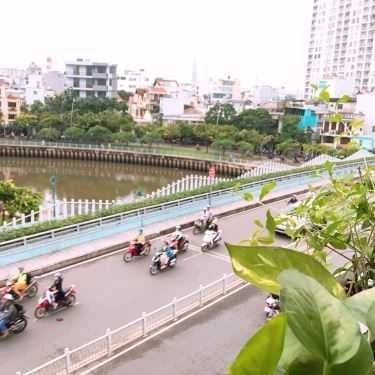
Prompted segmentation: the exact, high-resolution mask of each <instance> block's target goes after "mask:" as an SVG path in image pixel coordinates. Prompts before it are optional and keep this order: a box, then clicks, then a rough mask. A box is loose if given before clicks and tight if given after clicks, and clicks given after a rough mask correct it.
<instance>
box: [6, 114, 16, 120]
mask: <svg viewBox="0 0 375 375" xmlns="http://www.w3.org/2000/svg"><path fill="white" fill-rule="evenodd" d="M15 118H16V115H15V114H14V113H9V115H8V120H14V119H15Z"/></svg>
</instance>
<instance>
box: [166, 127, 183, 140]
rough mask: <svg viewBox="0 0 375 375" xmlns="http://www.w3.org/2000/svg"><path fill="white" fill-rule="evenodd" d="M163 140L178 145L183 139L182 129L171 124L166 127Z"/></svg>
mask: <svg viewBox="0 0 375 375" xmlns="http://www.w3.org/2000/svg"><path fill="white" fill-rule="evenodd" d="M163 139H164V141H166V142H170V143H176V142H178V141H180V139H181V128H180V126H179V125H178V124H170V125H167V126H165V128H164V131H163Z"/></svg>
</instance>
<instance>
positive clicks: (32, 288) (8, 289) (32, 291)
mask: <svg viewBox="0 0 375 375" xmlns="http://www.w3.org/2000/svg"><path fill="white" fill-rule="evenodd" d="M13 286H14V282H13V281H11V280H9V281H8V282H7V285H6V286H5V287H4V288H3V289H2V290H1V292H0V297H2V296H4V295H5V294H8V293H9V294H11V295H12V296H13V298H14V300H15V301H17V300H18V299H19V296H18V294H17V293H16V292H15V291H14V289H13ZM38 290H39V284H38V282H37V281H36V280H35V279H33V278H32V277H31V278H30V280H29V285H28V286H27V288H26V289H25V290H24V291H23V296H24V297H27V298H34V297H35V296H36V295H37V293H38Z"/></svg>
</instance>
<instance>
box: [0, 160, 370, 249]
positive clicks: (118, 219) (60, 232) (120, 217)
mask: <svg viewBox="0 0 375 375" xmlns="http://www.w3.org/2000/svg"><path fill="white" fill-rule="evenodd" d="M367 162H368V163H369V164H374V163H375V159H371V160H369V159H368V160H367ZM362 165H363V161H351V162H348V163H345V164H342V165H338V166H337V167H336V169H335V171H336V172H339V171H340V172H341V171H346V170H352V169H353V168H357V167H359V166H362ZM322 169H323V167H322ZM308 176H310V177H311V176H316V169H314V170H312V171H304V172H297V173H296V172H295V173H290V174H287V175H284V176H280V177H269V178H265V179H262V180H260V181H256V182H250V183H247V184H243V185H241V186H240V187H239V192H242V191H246V190H249V189H252V188H256V187H260V186H262V185H264V184H266V183H268V182H271V181H278V182H285V181H288V180H293V179H300V178H303V177H308ZM232 192H233V188H226V189H221V190H216V191H213V192H209V193H203V194H199V195H193V196H191V197H188V198H183V199H177V200H174V201H169V202H165V203H160V204H156V205H152V206H147V207H143V208H139V209H135V210H131V211H127V212H122V213H118V214H114V215H109V216H105V217H100V218H96V219H92V220H87V221H84V222H81V223H78V224H72V225H68V226H64V227H61V228H57V229H52V230H48V231H45V232H40V233H36V234H32V235H28V236H24V237H20V238H16V239H13V240H9V241H3V242H1V243H0V252H1V251H7V250H11V249H13V248H18V247H21V246H28V245H30V244H34V245H35V244H36V243H37V242H43V244H47V243H51V242H55V241H59V240H61V238H62V237H64V236H65V235H68V234H69V235H74V234H76V235H81V234H82V232H85V231H86V233H87V232H88V231H93V230H102V229H103V227H104V226H106V225H112V226H113V225H119V224H123V223H124V221H125V220H126V219H130V218H134V217H139V218H141V217H142V218H143V217H144V216H145V215H147V214H149V213H158V212H163V211H164V210H166V209H168V208H173V207H182V206H184V205H190V204H192V203H197V202H206V201H208V200H210V199H214V198H215V197H222V196H224V195H228V194H230V193H232Z"/></svg>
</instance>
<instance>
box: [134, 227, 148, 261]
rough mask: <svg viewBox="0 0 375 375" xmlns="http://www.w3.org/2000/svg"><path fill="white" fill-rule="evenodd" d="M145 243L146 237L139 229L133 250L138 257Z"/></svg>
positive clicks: (141, 229)
mask: <svg viewBox="0 0 375 375" xmlns="http://www.w3.org/2000/svg"><path fill="white" fill-rule="evenodd" d="M145 243H146V237H145V235H144V234H143V228H140V229H139V232H138V235H137V237H136V238H135V248H136V250H137V254H138V255H140V254H141V253H142V250H143V248H144V246H145Z"/></svg>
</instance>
